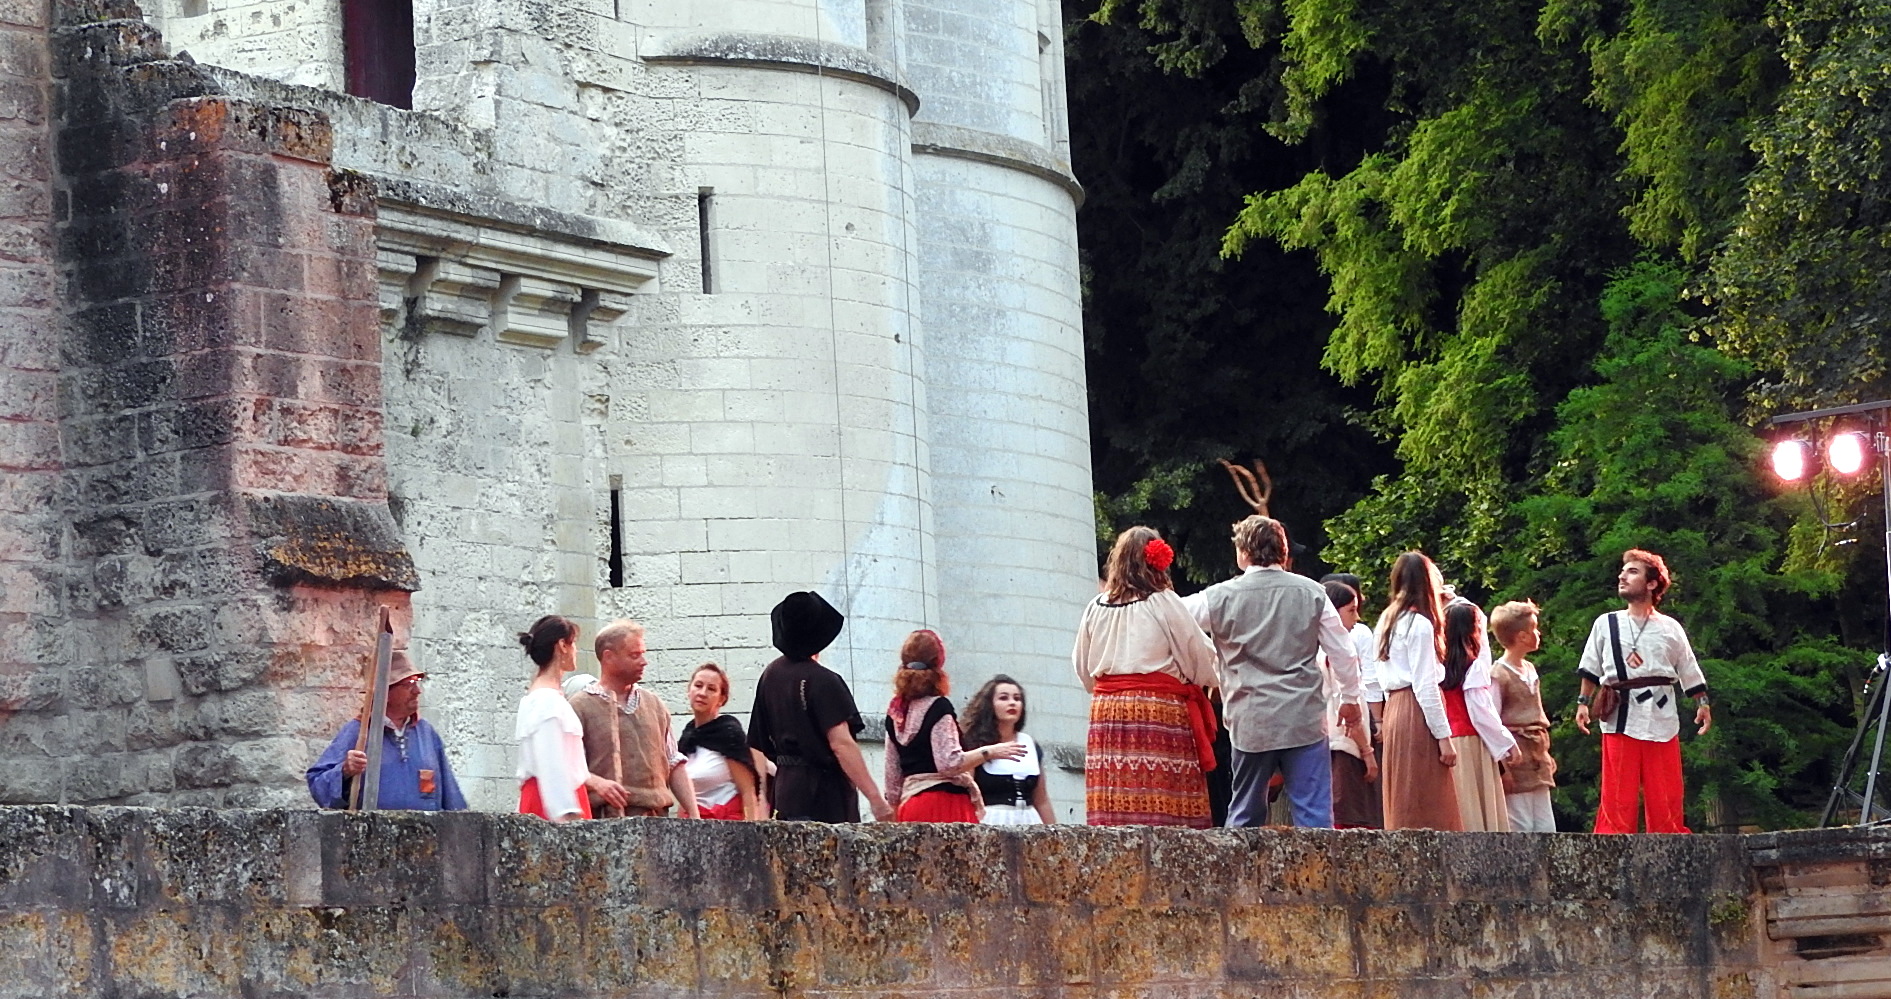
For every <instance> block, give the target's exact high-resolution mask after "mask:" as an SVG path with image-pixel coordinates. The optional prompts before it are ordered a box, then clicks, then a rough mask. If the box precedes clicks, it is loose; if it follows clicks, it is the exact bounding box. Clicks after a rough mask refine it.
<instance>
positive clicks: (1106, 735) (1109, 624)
mask: <svg viewBox="0 0 1891 999" xmlns="http://www.w3.org/2000/svg"><path fill="white" fill-rule="evenodd" d="M1174 561H1175V551H1174V550H1173V549H1171V548H1170V547H1169V545H1168V543H1167V542H1165V541H1163V540H1162V538H1161V536H1160V535H1158V534H1157V533H1156V532H1155V531H1154V530H1152V529H1150V528H1147V527H1132V528H1130V529H1129V530H1127V531H1124V532H1123V533H1122V534H1120V535H1118V536H1117V538H1116V544H1115V545H1113V546H1112V547H1111V549H1110V561H1109V565H1108V567H1107V569H1106V577H1105V579H1104V583H1103V592H1102V593H1101V594H1099V595H1098V596H1097V598H1096V599H1095V600H1092V601H1091V602H1090V603H1089V605H1088V606H1086V607H1085V608H1084V610H1083V621H1082V623H1081V624H1080V625H1079V626H1078V629H1077V644H1076V647H1075V648H1074V649H1073V650H1072V651H1071V661H1072V663H1073V664H1074V665H1075V666H1076V669H1077V679H1078V680H1079V681H1081V682H1082V683H1083V689H1085V690H1087V691H1089V692H1090V694H1091V699H1090V738H1089V743H1088V745H1087V746H1086V747H1085V752H1084V775H1083V776H1084V802H1085V806H1086V811H1087V812H1088V815H1089V822H1090V824H1091V825H1098V826H1101V825H1180V826H1193V827H1195V828H1198V829H1206V828H1208V826H1209V824H1210V821H1211V817H1210V815H1209V810H1208V783H1207V779H1206V778H1205V777H1204V776H1203V775H1204V774H1205V773H1207V772H1208V771H1209V770H1212V769H1214V765H1215V755H1214V736H1215V724H1216V723H1215V716H1214V708H1213V707H1212V706H1211V705H1210V704H1209V703H1208V695H1207V694H1206V693H1204V692H1203V690H1202V688H1204V687H1219V686H1220V685H1221V681H1220V677H1219V675H1218V668H1217V667H1218V660H1217V658H1216V655H1215V647H1214V645H1213V643H1211V642H1210V641H1209V638H1208V635H1207V633H1205V632H1203V631H1202V629H1201V626H1200V625H1198V624H1196V623H1195V617H1194V615H1192V614H1190V613H1189V612H1188V608H1186V607H1184V606H1182V600H1181V598H1180V597H1177V596H1176V595H1175V587H1174V585H1173V584H1172V583H1171V582H1170V580H1169V566H1170V565H1171V564H1172V563H1173V562H1174Z"/></svg>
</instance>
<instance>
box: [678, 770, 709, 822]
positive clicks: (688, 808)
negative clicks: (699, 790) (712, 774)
mask: <svg viewBox="0 0 1891 999" xmlns="http://www.w3.org/2000/svg"><path fill="white" fill-rule="evenodd" d="M670 793H671V794H674V795H676V814H677V815H679V816H681V817H683V818H686V819H700V818H702V817H703V815H702V811H701V809H699V808H697V807H696V785H695V784H693V783H691V782H690V779H689V768H687V767H685V766H683V765H682V764H680V763H679V764H677V765H676V766H673V767H671V768H670Z"/></svg>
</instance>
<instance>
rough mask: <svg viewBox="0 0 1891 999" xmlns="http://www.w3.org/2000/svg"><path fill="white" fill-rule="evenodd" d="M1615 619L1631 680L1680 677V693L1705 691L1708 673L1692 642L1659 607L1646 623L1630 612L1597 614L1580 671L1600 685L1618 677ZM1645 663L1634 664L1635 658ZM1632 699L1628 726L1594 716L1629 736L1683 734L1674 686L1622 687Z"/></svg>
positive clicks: (1655, 738)
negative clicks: (1612, 638)
mask: <svg viewBox="0 0 1891 999" xmlns="http://www.w3.org/2000/svg"><path fill="white" fill-rule="evenodd" d="M1611 617H1614V618H1615V619H1616V626H1617V628H1618V630H1619V631H1620V633H1621V642H1622V659H1623V664H1624V665H1625V666H1626V667H1627V673H1628V678H1629V679H1630V680H1640V679H1646V678H1654V679H1666V680H1676V681H1679V683H1680V686H1681V696H1682V697H1693V696H1694V695H1695V694H1698V693H1700V692H1701V691H1703V690H1706V689H1707V677H1706V676H1705V675H1704V674H1702V673H1701V664H1700V663H1699V662H1698V661H1696V660H1695V658H1694V646H1693V644H1692V643H1690V642H1689V641H1688V638H1687V629H1686V628H1683V627H1681V622H1679V621H1676V620H1675V619H1674V618H1671V617H1669V616H1668V615H1666V614H1663V613H1661V612H1660V611H1655V612H1653V613H1651V614H1650V615H1649V616H1648V622H1647V625H1646V627H1644V626H1643V625H1642V624H1641V623H1639V622H1637V621H1635V620H1634V619H1633V618H1631V617H1630V616H1629V614H1628V612H1627V611H1614V612H1612V613H1609V614H1604V615H1602V616H1601V617H1599V618H1596V621H1595V624H1593V625H1591V626H1590V628H1589V641H1588V642H1587V643H1585V644H1584V645H1583V647H1582V663H1581V664H1580V665H1578V666H1577V667H1576V671H1577V672H1578V673H1581V674H1582V675H1583V676H1585V677H1587V678H1588V679H1590V680H1593V681H1595V682H1596V683H1601V682H1602V681H1603V680H1605V679H1607V680H1617V679H1618V673H1617V670H1616V666H1615V652H1614V650H1612V649H1611V648H1610V647H1609V618H1611ZM1637 656H1638V657H1639V658H1640V660H1641V662H1640V664H1639V665H1638V664H1636V663H1635V662H1634V659H1635V658H1636V657H1637ZM1622 696H1623V697H1625V698H1627V700H1628V724H1626V725H1624V726H1622V728H1621V730H1620V731H1617V730H1616V727H1615V717H1613V716H1611V717H1609V718H1598V719H1596V720H1597V721H1598V722H1600V723H1601V725H1602V731H1604V732H1607V733H1609V734H1612V735H1626V736H1628V737H1629V738H1631V739H1641V740H1643V741H1645V742H1667V741H1668V740H1669V739H1672V738H1674V737H1675V736H1676V735H1679V734H1680V732H1681V711H1680V705H1679V703H1678V701H1679V699H1680V698H1678V697H1676V696H1675V692H1674V688H1673V687H1672V686H1662V687H1643V688H1640V689H1638V690H1624V691H1622Z"/></svg>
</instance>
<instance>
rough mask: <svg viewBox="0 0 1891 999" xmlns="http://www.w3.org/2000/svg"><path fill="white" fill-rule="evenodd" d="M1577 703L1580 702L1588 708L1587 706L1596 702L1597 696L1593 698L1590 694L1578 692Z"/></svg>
mask: <svg viewBox="0 0 1891 999" xmlns="http://www.w3.org/2000/svg"><path fill="white" fill-rule="evenodd" d="M1576 703H1577V704H1580V705H1582V706H1583V707H1585V708H1586V707H1588V706H1589V705H1591V704H1594V703H1595V698H1593V697H1591V696H1589V695H1588V694H1577V695H1576Z"/></svg>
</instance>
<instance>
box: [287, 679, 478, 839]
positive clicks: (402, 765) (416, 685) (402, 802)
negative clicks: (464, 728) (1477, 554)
mask: <svg viewBox="0 0 1891 999" xmlns="http://www.w3.org/2000/svg"><path fill="white" fill-rule="evenodd" d="M387 677H388V679H387V725H386V727H385V728H383V729H382V730H381V740H382V742H381V794H380V802H379V806H380V807H381V808H406V809H417V810H420V811H428V812H438V811H455V810H458V809H462V808H465V807H466V798H465V796H463V795H461V794H460V784H459V781H457V780H454V779H453V765H452V764H451V763H449V762H447V758H446V744H445V743H443V742H441V741H440V733H439V732H437V731H435V730H434V728H433V726H432V725H429V724H427V723H426V722H425V721H422V720H421V718H420V683H421V681H422V680H425V679H426V678H427V674H425V673H422V672H421V671H420V670H419V669H416V668H415V667H414V661H413V660H412V659H411V658H409V657H408V655H407V653H405V652H395V653H394V657H393V659H392V660H391V661H390V662H389V668H388V673H387ZM360 734H361V719H359V718H353V719H350V720H349V722H348V724H346V725H343V726H342V727H341V733H340V734H339V735H336V736H335V741H334V742H331V743H329V744H328V749H327V750H325V751H324V752H323V753H322V756H321V758H320V759H318V760H316V761H315V765H314V766H312V767H310V768H309V773H308V779H309V795H310V796H311V797H313V798H314V799H315V803H316V804H317V805H320V806H321V807H323V808H346V807H348V802H349V799H350V798H351V797H352V796H353V791H354V782H355V781H356V780H358V779H360V777H361V775H362V774H363V773H365V772H366V771H367V769H368V754H367V753H364V752H362V751H360V750H358V749H356V748H355V740H356V738H358V737H359V736H360Z"/></svg>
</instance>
